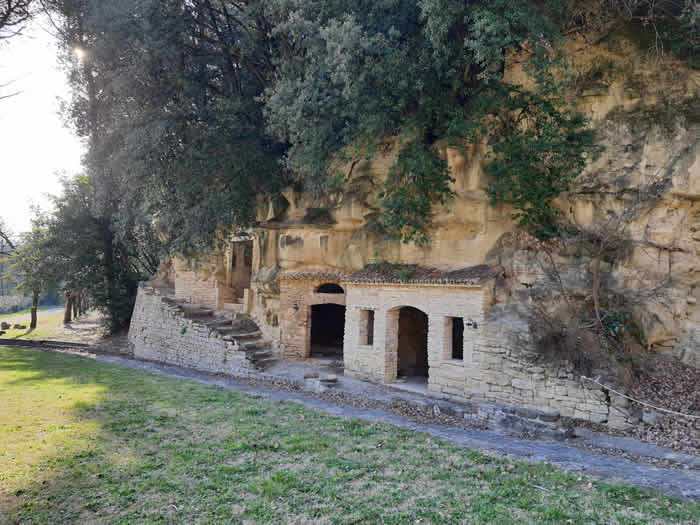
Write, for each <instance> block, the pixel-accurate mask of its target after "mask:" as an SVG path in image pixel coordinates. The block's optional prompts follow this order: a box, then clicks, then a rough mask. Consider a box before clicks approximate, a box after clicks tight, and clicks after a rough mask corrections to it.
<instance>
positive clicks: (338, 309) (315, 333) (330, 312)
mask: <svg viewBox="0 0 700 525" xmlns="http://www.w3.org/2000/svg"><path fill="white" fill-rule="evenodd" d="M344 335H345V306H343V305H340V304H317V305H314V306H312V307H311V355H312V356H319V357H321V356H322V357H334V358H338V359H342V358H343V337H344Z"/></svg>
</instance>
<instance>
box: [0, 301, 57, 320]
mask: <svg viewBox="0 0 700 525" xmlns="http://www.w3.org/2000/svg"><path fill="white" fill-rule="evenodd" d="M59 307H60V305H54V306H40V307H39V308H38V310H37V311H38V312H44V311H46V310H51V309H53V308H59ZM30 313H32V310H31V308H25V309H24V310H19V311H17V312H13V313H11V314H0V321H2V320H3V319H7V318H8V317H19V316H20V315H26V316H27V319H29V314H30Z"/></svg>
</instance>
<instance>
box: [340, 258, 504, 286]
mask: <svg viewBox="0 0 700 525" xmlns="http://www.w3.org/2000/svg"><path fill="white" fill-rule="evenodd" d="M502 272H503V267H501V266H499V265H496V266H490V265H488V264H480V265H477V266H469V267H467V268H460V269H457V270H440V269H438V268H434V267H431V266H421V265H418V264H392V263H379V264H368V265H367V266H365V267H364V268H363V269H362V270H360V271H359V272H355V273H353V274H351V275H348V276H347V277H345V279H343V281H344V282H349V283H401V284H469V285H479V284H483V283H485V282H487V281H490V280H491V279H495V278H496V277H497V276H498V275H499V274H501V273H502Z"/></svg>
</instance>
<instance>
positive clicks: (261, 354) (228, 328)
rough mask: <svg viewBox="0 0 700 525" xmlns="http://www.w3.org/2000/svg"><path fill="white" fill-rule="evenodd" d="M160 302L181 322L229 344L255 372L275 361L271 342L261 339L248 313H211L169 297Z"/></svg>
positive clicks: (210, 309)
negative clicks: (175, 310)
mask: <svg viewBox="0 0 700 525" xmlns="http://www.w3.org/2000/svg"><path fill="white" fill-rule="evenodd" d="M162 300H163V302H166V303H168V304H169V305H170V306H175V307H177V308H178V310H180V311H181V312H182V314H183V317H184V318H185V319H190V320H191V321H192V322H193V323H194V324H196V325H199V326H202V327H205V328H206V329H207V330H208V332H209V335H210V336H213V337H217V338H218V339H221V340H222V341H225V342H227V343H232V344H233V345H234V347H235V348H236V350H238V351H240V352H243V353H244V354H245V357H246V359H247V360H248V361H250V363H251V364H252V365H253V367H254V368H256V369H257V370H264V369H265V368H267V367H268V366H269V365H270V364H272V363H274V362H275V361H277V358H276V357H274V354H273V351H272V345H271V343H270V342H269V341H267V340H265V339H264V338H263V334H262V332H261V331H260V328H259V327H258V325H257V324H256V323H255V321H253V319H252V318H251V317H250V316H249V315H248V314H246V313H241V312H238V311H231V310H230V309H226V310H214V309H212V308H206V307H203V306H200V305H196V304H191V303H186V302H184V301H177V300H175V299H173V298H170V297H164V298H163V299H162Z"/></svg>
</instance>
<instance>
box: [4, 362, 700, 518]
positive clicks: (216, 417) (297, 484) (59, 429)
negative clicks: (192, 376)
mask: <svg viewBox="0 0 700 525" xmlns="http://www.w3.org/2000/svg"><path fill="white" fill-rule="evenodd" d="M0 397H2V398H4V399H5V400H6V401H7V403H6V404H7V408H4V410H5V412H4V414H5V415H4V416H3V412H0V421H2V419H1V418H3V417H6V418H8V419H7V422H8V423H10V421H11V424H7V425H6V426H7V427H8V429H7V431H3V430H2V426H0V451H2V453H0V467H2V468H0V471H2V472H3V475H4V476H5V477H4V478H3V485H0V487H2V489H0V490H5V487H9V490H8V491H6V493H4V494H3V493H2V492H0V515H2V516H4V517H6V520H7V522H8V523H52V524H54V523H55V524H62V523H85V522H120V523H134V522H139V523H141V522H148V523H157V522H163V523H173V522H179V523H192V522H209V523H229V522H234V523H239V522H243V521H249V522H256V523H291V522H298V523H303V522H315V521H318V522H325V521H328V522H339V523H344V522H355V523H372V522H378V521H383V522H386V523H414V522H415V521H416V520H421V521H422V522H423V523H445V524H447V523H450V524H452V523H460V522H465V521H466V522H474V523H480V522H481V523H486V522H491V523H514V522H528V521H532V522H537V523H546V522H549V523H559V522H569V521H568V520H570V522H571V523H609V522H611V521H615V520H617V521H618V522H621V523H624V522H627V523H645V522H653V521H657V522H658V521H659V520H663V521H664V522H674V521H682V520H689V519H690V517H691V516H693V515H697V513H699V512H700V507H697V506H689V505H687V504H680V503H678V502H674V501H672V500H670V499H668V498H664V497H660V496H658V495H653V496H650V495H648V494H647V493H645V492H643V491H639V490H636V489H631V488H627V487H615V486H610V485H606V484H598V483H595V484H594V485H592V487H593V488H590V487H588V480H587V479H583V478H581V477H579V478H576V477H575V476H572V475H568V474H565V473H562V472H561V471H558V470H556V469H554V468H553V467H549V466H546V465H533V464H517V463H516V464H514V463H511V462H509V461H507V460H500V459H495V458H491V457H486V456H484V455H482V454H479V453H476V452H471V451H469V450H467V449H464V448H462V447H459V446H456V445H452V444H448V443H442V442H440V441H439V440H436V439H434V438H432V437H428V436H426V435H423V434H419V433H414V432H410V431H407V430H401V429H397V428H395V427H390V426H388V425H378V424H368V423H364V422H360V421H357V420H343V419H338V418H333V417H329V416H326V415H324V414H321V413H320V412H316V411H312V410H308V409H305V408H302V407H300V406H299V405H296V404H293V403H281V404H280V403H273V402H270V401H268V400H265V399H260V398H256V397H253V396H248V395H245V394H240V393H237V392H230V391H226V390H223V389H219V388H216V387H207V386H202V385H198V384H196V383H193V382H189V381H185V380H175V379H170V378H165V377H160V376H152V375H148V374H146V373H143V372H139V371H134V370H125V369H122V368H119V367H116V366H111V365H106V364H102V363H98V362H95V361H92V360H89V359H85V358H80V357H75V356H69V355H65V354H55V353H50V352H40V351H33V350H21V349H3V348H0ZM16 427H19V428H16ZM537 487H546V489H547V492H545V491H542V490H540V489H538V488H537ZM626 518H629V519H627V520H626Z"/></svg>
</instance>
